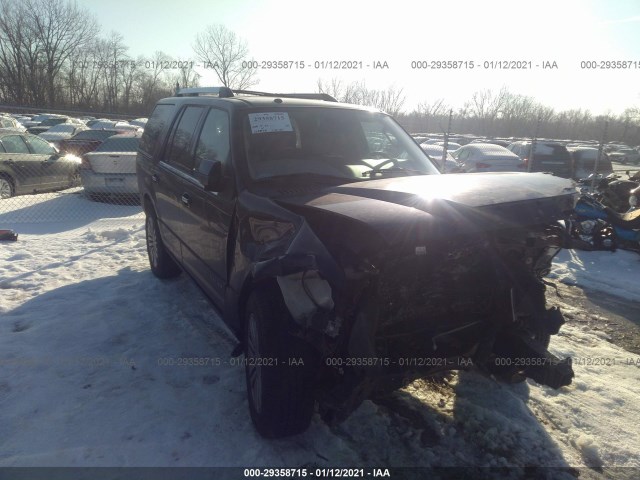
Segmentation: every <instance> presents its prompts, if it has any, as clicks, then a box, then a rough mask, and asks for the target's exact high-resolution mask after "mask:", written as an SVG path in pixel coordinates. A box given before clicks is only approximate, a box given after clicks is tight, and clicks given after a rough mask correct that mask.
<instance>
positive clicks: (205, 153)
mask: <svg viewBox="0 0 640 480" xmlns="http://www.w3.org/2000/svg"><path fill="white" fill-rule="evenodd" d="M229 150H230V144H229V116H228V115H227V112H225V111H223V110H218V109H215V108H212V109H211V110H209V113H208V115H207V119H206V120H205V122H204V125H203V126H202V131H201V132H200V138H198V143H197V144H196V159H195V168H196V169H197V170H198V171H199V172H200V173H202V174H204V175H207V174H208V173H209V169H210V168H211V164H212V163H213V162H214V161H218V162H221V163H222V164H226V163H227V162H228V160H229Z"/></svg>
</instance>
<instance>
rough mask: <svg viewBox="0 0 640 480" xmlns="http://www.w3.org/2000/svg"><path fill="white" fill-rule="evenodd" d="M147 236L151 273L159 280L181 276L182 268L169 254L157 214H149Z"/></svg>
mask: <svg viewBox="0 0 640 480" xmlns="http://www.w3.org/2000/svg"><path fill="white" fill-rule="evenodd" d="M145 230H146V236H147V254H148V255H149V265H150V266H151V271H152V272H153V274H154V275H155V276H156V277H158V278H173V277H177V276H178V275H180V271H181V270H180V267H179V266H178V264H177V263H176V262H175V260H174V259H173V258H171V256H170V255H169V253H168V252H167V250H166V248H165V246H164V243H163V241H162V237H161V236H160V229H159V228H158V220H157V218H156V215H155V213H153V212H147V219H146V222H145Z"/></svg>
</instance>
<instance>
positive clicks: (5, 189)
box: [0, 176, 16, 199]
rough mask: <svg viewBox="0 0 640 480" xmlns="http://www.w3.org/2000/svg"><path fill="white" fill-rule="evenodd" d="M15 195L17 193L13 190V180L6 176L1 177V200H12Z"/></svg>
mask: <svg viewBox="0 0 640 480" xmlns="http://www.w3.org/2000/svg"><path fill="white" fill-rule="evenodd" d="M15 193H16V191H15V189H14V188H13V182H11V179H10V178H8V177H5V176H0V199H2V198H11V197H13V196H14V195H15Z"/></svg>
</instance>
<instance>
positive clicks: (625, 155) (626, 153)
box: [609, 147, 640, 165]
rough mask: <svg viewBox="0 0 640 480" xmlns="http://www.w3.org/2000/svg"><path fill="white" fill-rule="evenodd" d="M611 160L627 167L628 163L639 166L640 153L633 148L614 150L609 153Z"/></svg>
mask: <svg viewBox="0 0 640 480" xmlns="http://www.w3.org/2000/svg"><path fill="white" fill-rule="evenodd" d="M609 158H610V159H611V160H612V161H614V162H618V163H622V164H623V165H626V164H627V163H633V164H634V165H638V163H640V153H639V152H638V151H637V150H636V149H634V148H631V147H625V148H620V149H618V150H613V151H612V152H611V153H609Z"/></svg>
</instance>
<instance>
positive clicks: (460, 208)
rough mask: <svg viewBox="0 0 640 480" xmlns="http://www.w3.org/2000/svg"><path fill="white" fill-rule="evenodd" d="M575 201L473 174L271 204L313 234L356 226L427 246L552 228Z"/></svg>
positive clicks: (550, 188)
mask: <svg viewBox="0 0 640 480" xmlns="http://www.w3.org/2000/svg"><path fill="white" fill-rule="evenodd" d="M576 198H577V190H576V188H575V184H574V183H573V182H572V181H570V180H566V179H562V178H558V177H554V176H551V175H547V174H542V173H478V174H451V175H421V176H412V177H400V178H388V179H377V180H370V181H365V182H357V183H351V184H346V185H340V186H336V187H329V188H326V189H323V190H320V191H318V190H317V189H316V190H314V191H313V193H311V192H309V193H307V194H302V195H295V196H281V197H278V198H277V199H276V201H278V203H280V204H281V205H282V206H285V207H286V208H289V209H291V210H293V211H297V212H298V213H301V214H302V215H304V216H305V217H306V218H307V219H309V220H310V222H311V224H312V225H313V224H314V223H316V224H317V226H318V228H319V229H318V230H317V231H318V232H322V231H323V230H327V229H329V230H330V231H332V232H334V233H335V234H340V229H342V228H345V227H346V225H345V223H347V224H348V223H351V224H352V223H354V222H356V223H359V224H361V225H362V226H363V227H365V228H366V227H368V228H370V229H373V230H374V231H375V232H376V233H377V234H378V235H380V236H382V237H383V238H384V239H385V240H386V243H390V244H392V243H397V242H398V241H399V240H401V237H402V236H404V237H407V234H408V230H412V231H415V232H414V234H412V235H409V237H413V238H414V239H415V235H417V236H418V237H419V238H424V239H427V238H434V237H444V236H449V235H451V234H461V233H473V232H478V231H486V230H494V229H501V228H513V227H518V226H523V225H533V224H543V223H551V222H554V221H556V220H559V219H562V218H565V217H566V216H567V215H568V214H569V213H570V212H571V211H572V210H573V207H574V204H575V199H576ZM314 217H315V220H316V221H315V222H314ZM327 219H328V220H329V223H327V221H326V220H327ZM323 220H324V221H323ZM318 221H320V222H321V223H320V224H318ZM348 229H349V228H346V230H348Z"/></svg>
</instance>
